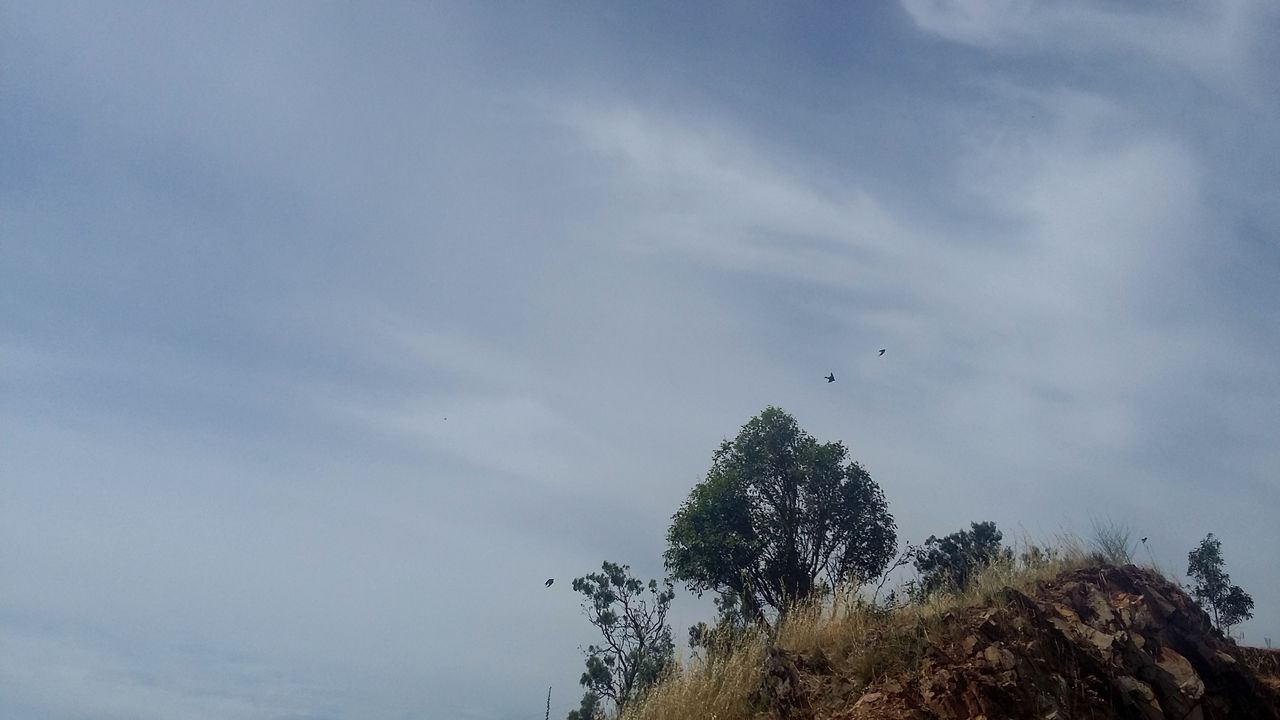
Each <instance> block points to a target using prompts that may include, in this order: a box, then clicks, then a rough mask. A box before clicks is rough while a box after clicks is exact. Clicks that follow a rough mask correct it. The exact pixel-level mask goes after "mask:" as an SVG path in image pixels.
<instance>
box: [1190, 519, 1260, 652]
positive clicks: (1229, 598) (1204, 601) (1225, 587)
mask: <svg viewBox="0 0 1280 720" xmlns="http://www.w3.org/2000/svg"><path fill="white" fill-rule="evenodd" d="M1224 565H1225V562H1224V561H1223V559H1222V542H1221V541H1219V540H1218V538H1216V537H1214V536H1213V533H1209V534H1208V535H1206V536H1205V538H1204V540H1201V541H1200V545H1199V547H1197V548H1196V549H1195V550H1192V551H1191V552H1189V553H1187V575H1189V576H1191V578H1192V579H1193V580H1195V585H1194V586H1193V587H1192V588H1191V594H1192V595H1193V596H1194V597H1195V599H1196V602H1197V603H1199V604H1200V607H1202V608H1204V610H1205V611H1206V612H1208V613H1209V615H1210V616H1212V617H1213V625H1214V627H1216V628H1218V630H1219V632H1222V633H1223V634H1225V635H1230V633H1231V628H1232V627H1234V626H1235V625H1238V624H1239V623H1241V622H1243V621H1245V620H1248V619H1249V618H1251V617H1253V598H1251V597H1249V594H1248V593H1246V592H1245V591H1244V590H1241V589H1240V586H1239V585H1232V584H1231V576H1230V575H1228V574H1227V572H1226V570H1225V569H1224Z"/></svg>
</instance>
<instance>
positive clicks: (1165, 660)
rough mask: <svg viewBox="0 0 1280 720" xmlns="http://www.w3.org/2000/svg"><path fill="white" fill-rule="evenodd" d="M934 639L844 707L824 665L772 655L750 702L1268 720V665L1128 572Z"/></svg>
mask: <svg viewBox="0 0 1280 720" xmlns="http://www.w3.org/2000/svg"><path fill="white" fill-rule="evenodd" d="M935 634H937V635H938V637H932V638H930V641H929V642H928V644H927V645H926V646H925V647H924V649H923V652H922V656H921V657H922V659H921V661H920V663H919V667H918V670H915V671H912V672H908V673H900V674H896V675H891V676H888V677H882V678H880V679H878V680H876V681H875V682H873V683H872V684H871V685H870V686H868V687H866V688H862V689H860V690H859V691H857V692H851V693H849V694H847V695H844V696H843V697H833V696H832V693H831V692H830V690H831V689H833V688H840V687H842V684H841V682H840V679H839V678H836V677H831V676H830V675H828V676H826V677H823V672H824V668H828V670H827V672H828V673H830V672H831V671H830V670H829V668H830V667H831V665H830V664H828V663H825V662H815V661H814V659H813V658H807V657H793V658H788V657H787V656H786V654H785V653H781V652H780V651H776V650H775V651H772V652H771V654H770V658H769V664H768V668H766V669H767V672H766V678H764V682H763V683H762V688H761V693H760V694H759V697H760V698H761V699H762V700H763V701H764V702H765V704H766V705H767V706H769V707H770V713H769V714H770V715H773V716H776V717H782V718H786V719H787V720H792V719H797V718H806V719H807V718H813V719H814V720H908V719H910V720H978V719H983V720H1006V719H1007V720H1015V719H1016V720H1023V719H1031V718H1034V719H1037V720H1073V719H1075V718H1092V719H1095V720H1113V719H1114V720H1130V719H1132V720H1165V719H1171V720H1172V719H1176V720H1226V719H1231V720H1236V719H1239V720H1280V692H1278V691H1277V689H1276V687H1277V685H1278V684H1280V683H1278V682H1277V680H1280V678H1278V675H1280V672H1278V671H1280V655H1277V654H1276V653H1274V652H1272V651H1267V650H1260V649H1257V648H1241V647H1237V646H1236V644H1235V643H1234V642H1231V641H1230V640H1224V639H1223V638H1222V637H1221V636H1220V635H1219V634H1218V633H1216V632H1215V631H1214V630H1213V628H1212V626H1211V624H1210V621H1209V618H1208V617H1207V616H1206V615H1205V614H1204V612H1203V611H1201V610H1200V608H1199V607H1198V606H1197V605H1196V604H1195V603H1194V602H1193V601H1192V600H1191V599H1190V598H1189V597H1187V595H1186V594H1185V593H1183V592H1182V591H1181V590H1180V589H1179V588H1178V587H1177V586H1175V585H1173V584H1172V583H1170V582H1168V581H1167V580H1165V579H1163V578H1161V577H1160V576H1159V575H1157V574H1155V573H1153V572H1151V571H1149V570H1145V569H1141V568H1138V567H1134V566H1125V567H1118V568H1117V567H1105V566H1104V567H1096V568H1088V569H1084V570H1077V571H1074V572H1070V573H1066V574H1064V575H1061V576H1059V577H1058V578H1056V579H1055V580H1053V581H1051V582H1047V583H1043V584H1041V585H1040V587H1039V588H1038V589H1037V591H1036V592H1035V593H1034V594H1033V595H1027V594H1024V593H1021V592H1018V591H1016V590H1013V589H1006V590H1005V591H1004V592H1003V593H1002V594H1001V595H1000V596H999V597H998V598H997V599H996V600H995V601H993V602H992V603H990V604H988V605H986V606H981V607H970V608H964V609H960V610H955V611H953V612H950V613H948V614H946V615H944V616H943V619H942V624H941V628H940V631H939V632H938V633H935ZM843 687H844V688H848V687H849V685H848V683H845V684H844V685H843ZM824 694H825V696H824ZM771 700H774V701H779V702H771Z"/></svg>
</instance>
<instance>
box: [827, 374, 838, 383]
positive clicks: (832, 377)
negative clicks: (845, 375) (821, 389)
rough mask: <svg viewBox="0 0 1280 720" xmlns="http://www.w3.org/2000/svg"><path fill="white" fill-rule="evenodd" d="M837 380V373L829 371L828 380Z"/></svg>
mask: <svg viewBox="0 0 1280 720" xmlns="http://www.w3.org/2000/svg"><path fill="white" fill-rule="evenodd" d="M835 381H836V374H835V373H827V382H835Z"/></svg>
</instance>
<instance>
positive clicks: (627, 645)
mask: <svg viewBox="0 0 1280 720" xmlns="http://www.w3.org/2000/svg"><path fill="white" fill-rule="evenodd" d="M630 569H631V568H629V567H628V566H626V565H618V564H616V563H612V562H609V561H608V560H606V561H605V562H604V563H603V564H602V565H601V572H598V573H591V574H590V575H586V576H584V577H580V578H576V579H575V580H574V581H573V589H574V590H575V591H576V592H579V593H582V594H583V595H584V596H585V599H584V600H583V602H582V609H583V612H584V613H586V615H587V619H588V620H589V621H590V622H591V624H592V625H594V626H596V628H597V629H598V630H599V631H600V634H601V635H602V636H603V637H604V642H603V644H601V645H590V646H588V647H587V671H586V672H585V673H583V674H582V678H581V679H580V680H579V682H580V683H581V684H582V686H583V687H585V688H586V689H587V692H586V694H584V695H583V698H582V704H581V707H579V709H578V710H575V711H573V712H571V713H570V714H569V720H588V719H589V718H592V717H594V716H595V715H596V714H597V713H598V712H599V709H600V701H601V700H603V699H605V698H608V699H609V700H610V701H612V702H613V704H614V707H615V708H618V709H619V710H621V709H622V708H625V707H626V706H627V704H628V703H630V702H631V701H633V700H634V699H635V698H636V697H638V696H639V695H641V694H642V693H643V692H644V691H645V690H646V689H647V688H648V687H650V686H651V685H653V684H654V683H655V682H657V681H658V679H659V678H660V677H661V676H662V675H663V674H664V673H665V672H666V670H667V667H668V666H669V665H670V664H671V663H672V662H673V661H674V655H675V644H674V643H673V642H672V639H671V626H670V625H668V624H667V610H668V609H669V608H670V606H671V599H672V598H673V597H675V590H674V589H673V587H672V583H671V581H670V580H664V581H663V583H662V584H661V586H660V585H659V584H658V581H657V580H650V581H649V582H648V584H647V585H646V584H645V583H643V582H641V581H640V580H638V579H636V578H634V577H631V575H630V573H629V571H630ZM646 588H647V589H648V592H649V598H648V599H647V600H646V599H645V598H644V591H645V590H646Z"/></svg>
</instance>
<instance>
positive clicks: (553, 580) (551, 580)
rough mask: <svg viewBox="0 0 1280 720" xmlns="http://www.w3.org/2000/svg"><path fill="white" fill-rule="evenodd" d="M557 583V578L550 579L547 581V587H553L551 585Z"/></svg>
mask: <svg viewBox="0 0 1280 720" xmlns="http://www.w3.org/2000/svg"><path fill="white" fill-rule="evenodd" d="M555 581H556V579H555V578H549V579H548V580H547V587H551V583H553V582H555Z"/></svg>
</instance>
